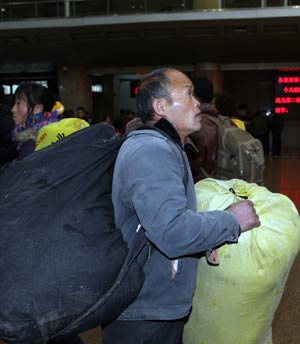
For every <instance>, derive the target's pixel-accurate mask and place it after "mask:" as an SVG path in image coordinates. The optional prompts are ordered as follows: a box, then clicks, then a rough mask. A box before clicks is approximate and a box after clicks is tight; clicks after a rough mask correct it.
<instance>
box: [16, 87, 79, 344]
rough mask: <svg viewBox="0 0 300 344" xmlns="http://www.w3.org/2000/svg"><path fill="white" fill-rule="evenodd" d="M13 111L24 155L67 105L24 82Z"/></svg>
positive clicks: (74, 342) (73, 343)
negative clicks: (42, 130) (38, 135)
mask: <svg viewBox="0 0 300 344" xmlns="http://www.w3.org/2000/svg"><path fill="white" fill-rule="evenodd" d="M11 111H12V116H13V120H14V122H15V128H14V132H13V133H14V140H15V142H16V144H17V150H18V159H23V158H25V157H26V156H28V155H29V154H31V153H33V152H34V150H35V140H36V136H37V132H38V130H39V129H40V128H42V127H44V126H46V125H48V124H50V123H54V122H58V121H60V119H61V118H62V113H63V111H64V107H63V106H62V104H61V103H59V102H57V101H55V99H54V97H53V95H52V94H51V93H50V91H49V89H48V88H47V87H44V86H42V85H40V84H37V83H22V84H21V85H20V86H19V87H18V88H17V90H16V92H15V94H14V105H13V107H12V109H11ZM50 343H53V344H54V343H57V344H83V343H82V341H81V339H80V338H79V337H77V336H74V337H69V338H66V339H64V340H59V341H49V344H50Z"/></svg>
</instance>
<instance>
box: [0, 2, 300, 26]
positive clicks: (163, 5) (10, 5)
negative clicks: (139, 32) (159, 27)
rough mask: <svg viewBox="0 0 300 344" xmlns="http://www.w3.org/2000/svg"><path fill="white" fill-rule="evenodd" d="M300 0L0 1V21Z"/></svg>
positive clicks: (281, 4) (284, 4)
mask: <svg viewBox="0 0 300 344" xmlns="http://www.w3.org/2000/svg"><path fill="white" fill-rule="evenodd" d="M298 5H300V0H249V1H247V0H210V1H202V0H129V1H127V0H35V1H23V0H22V1H18V0H4V1H0V19H1V20H2V21H7V20H23V19H26V18H54V17H55V18H57V17H83V16H91V15H114V14H138V13H155V12H156V13H157V12H173V11H176V12H177V11H192V10H223V9H234V8H235V9H236V8H264V7H275V6H276V7H287V6H298Z"/></svg>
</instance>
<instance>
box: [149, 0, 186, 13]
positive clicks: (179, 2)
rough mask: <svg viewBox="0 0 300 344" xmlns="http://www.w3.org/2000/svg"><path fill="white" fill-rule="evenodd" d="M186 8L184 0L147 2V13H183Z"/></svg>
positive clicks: (154, 0)
mask: <svg viewBox="0 0 300 344" xmlns="http://www.w3.org/2000/svg"><path fill="white" fill-rule="evenodd" d="M184 7H185V1H184V0H173V1H172V0H164V1H157V0H148V1H147V11H148V12H172V11H182V10H184Z"/></svg>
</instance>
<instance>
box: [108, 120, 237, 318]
mask: <svg viewBox="0 0 300 344" xmlns="http://www.w3.org/2000/svg"><path fill="white" fill-rule="evenodd" d="M161 121H162V122H161ZM161 121H159V122H158V124H160V127H161V129H163V130H164V131H166V132H167V133H168V134H169V135H170V136H171V137H172V139H169V138H167V137H166V136H164V135H162V134H161V133H160V132H158V131H156V130H149V129H145V130H136V131H133V132H131V133H130V138H128V139H127V140H126V141H125V142H124V143H123V145H122V147H121V150H120V152H119V154H118V158H117V161H116V165H115V170H114V177H113V187H112V198H113V204H114V210H115V219H116V225H117V227H118V228H120V230H121V231H122V232H123V235H124V238H125V240H126V241H127V242H128V245H129V246H130V245H131V243H132V240H133V237H134V233H135V231H136V230H137V229H138V228H139V225H141V226H142V228H143V229H144V230H145V233H146V237H147V238H148V240H149V241H150V242H151V243H152V244H153V245H152V246H153V247H152V249H151V252H150V255H149V258H148V260H147V261H146V264H145V267H144V271H145V282H144V285H143V288H142V290H141V292H140V294H139V296H138V297H137V299H136V300H135V302H134V303H133V304H132V305H130V306H129V308H127V310H126V311H125V312H124V313H123V314H122V315H121V317H120V319H124V320H174V319H180V318H183V317H185V316H186V315H188V313H189V311H190V308H191V304H192V297H193V293H194V289H195V280H196V272H197V261H198V258H197V257H196V255H199V253H203V252H205V251H207V250H209V249H212V248H214V247H216V246H219V245H221V244H223V243H226V242H228V243H232V242H237V240H238V235H239V225H238V223H237V221H236V218H235V217H234V216H233V215H232V214H231V213H229V212H227V211H211V212H202V213H201V212H197V211H196V197H195V191H194V184H193V178H192V175H191V172H190V168H189V166H188V161H187V159H186V157H185V155H184V153H183V150H182V147H181V146H180V140H179V136H178V134H177V132H176V131H175V129H174V128H173V126H172V125H171V124H170V123H169V122H168V121H166V120H161ZM160 122H161V123H160ZM140 230H141V229H140Z"/></svg>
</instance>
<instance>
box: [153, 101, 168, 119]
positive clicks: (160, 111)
mask: <svg viewBox="0 0 300 344" xmlns="http://www.w3.org/2000/svg"><path fill="white" fill-rule="evenodd" d="M165 104H166V100H165V99H163V98H158V99H154V100H153V102H152V107H153V110H154V111H155V113H156V114H157V115H159V116H161V117H165V116H166V114H165Z"/></svg>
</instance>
